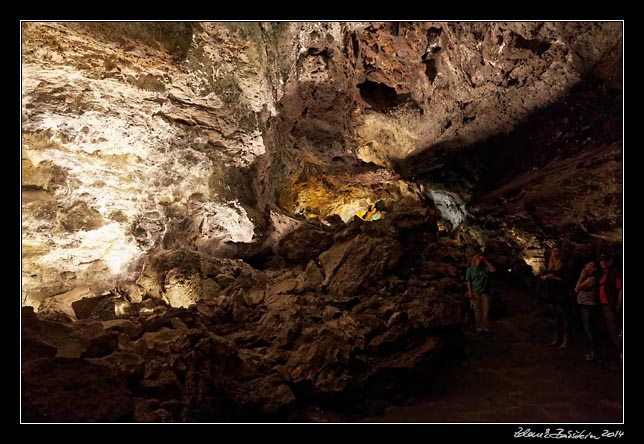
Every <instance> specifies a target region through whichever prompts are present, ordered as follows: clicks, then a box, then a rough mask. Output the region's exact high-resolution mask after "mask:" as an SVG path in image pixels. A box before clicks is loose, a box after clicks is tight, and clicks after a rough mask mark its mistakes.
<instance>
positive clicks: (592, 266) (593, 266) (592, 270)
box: [584, 261, 598, 275]
mask: <svg viewBox="0 0 644 444" xmlns="http://www.w3.org/2000/svg"><path fill="white" fill-rule="evenodd" d="M584 268H586V269H587V270H588V272H589V273H590V274H591V275H592V274H595V272H596V271H597V270H598V268H597V264H596V263H595V261H590V262H588V263H587V264H586V266H585V267H584Z"/></svg>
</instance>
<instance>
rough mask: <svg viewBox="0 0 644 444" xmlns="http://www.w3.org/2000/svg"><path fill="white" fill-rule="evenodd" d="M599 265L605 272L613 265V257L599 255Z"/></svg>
mask: <svg viewBox="0 0 644 444" xmlns="http://www.w3.org/2000/svg"><path fill="white" fill-rule="evenodd" d="M599 265H601V267H602V268H603V269H604V270H605V269H607V268H610V267H611V266H612V265H613V256H611V255H610V254H608V253H602V254H600V255H599Z"/></svg>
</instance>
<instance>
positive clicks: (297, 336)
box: [22, 199, 464, 421]
mask: <svg viewBox="0 0 644 444" xmlns="http://www.w3.org/2000/svg"><path fill="white" fill-rule="evenodd" d="M435 220H436V211H435V210H434V209H433V208H432V207H431V206H419V205H418V204H417V203H416V202H415V201H413V200H411V199H410V200H405V201H402V202H400V203H399V205H398V206H397V207H396V208H394V209H393V210H392V213H391V214H390V215H389V217H387V218H385V219H383V220H379V221H375V222H371V223H367V222H362V221H360V220H359V219H357V218H356V220H355V221H354V222H352V223H350V224H348V225H347V226H344V225H341V226H337V227H336V228H334V229H332V228H323V227H324V226H323V225H322V226H320V227H319V229H321V230H326V231H327V232H328V234H329V236H330V237H332V238H334V239H335V242H334V243H333V244H332V245H330V246H329V248H327V249H325V251H323V252H322V253H321V254H319V255H315V256H313V257H312V258H311V259H310V260H309V261H308V262H307V263H306V266H305V265H304V264H302V265H301V266H299V267H293V268H286V269H281V270H265V271H260V270H257V269H254V268H252V267H250V266H249V265H247V264H246V263H244V262H243V261H235V260H229V259H215V258H212V257H211V256H208V255H205V254H203V253H199V252H196V251H188V250H172V251H167V252H162V253H158V254H156V255H153V256H151V257H150V258H149V259H148V261H147V263H146V267H145V270H146V271H145V273H144V274H143V275H142V276H141V278H140V279H139V282H138V283H139V285H140V286H141V287H142V288H143V290H144V291H143V293H144V294H145V297H144V298H143V299H142V300H140V301H136V302H135V301H134V300H133V299H134V298H132V297H131V295H135V294H137V293H136V292H130V293H128V292H125V291H123V290H121V292H118V293H115V294H112V295H107V296H106V297H107V298H109V299H111V300H112V307H113V306H114V305H115V304H117V305H118V304H119V303H120V304H126V305H127V307H128V308H127V310H122V312H121V314H120V316H119V317H118V318H117V319H114V318H115V316H114V311H113V310H112V311H111V312H110V311H107V312H106V311H100V310H98V311H97V310H96V307H98V306H100V305H101V302H100V301H99V302H94V301H96V299H97V298H90V299H88V298H82V299H80V300H79V302H84V304H79V303H72V304H71V308H72V309H73V311H74V312H75V313H76V318H77V319H78V320H73V321H71V322H69V323H68V324H63V323H61V322H56V321H55V320H47V319H46V318H44V317H43V315H42V313H41V312H39V314H38V316H36V315H35V313H34V312H33V309H32V308H31V307H28V308H25V309H24V310H23V353H22V358H23V369H24V376H23V378H24V390H23V404H24V405H25V409H24V410H23V415H25V416H26V419H28V420H42V421H62V420H74V421H115V420H118V421H221V420H242V419H248V418H253V417H254V418H259V419H264V420H267V419H279V418H282V419H284V418H290V419H304V420H305V419H307V413H306V412H307V410H308V409H309V408H310V405H311V404H318V405H321V406H323V407H329V406H331V407H335V408H339V407H340V406H342V408H341V409H342V410H343V411H344V413H345V414H348V413H356V412H364V411H369V412H373V408H374V406H380V408H382V407H383V406H384V405H386V404H385V401H386V400H387V399H389V398H391V397H392V396H393V395H396V394H400V392H401V390H402V391H404V390H405V387H406V386H407V385H409V384H411V383H412V382H414V381H421V382H422V380H423V379H425V380H427V376H428V375H429V374H430V373H431V371H432V370H434V369H435V367H436V366H437V365H438V362H440V361H439V359H437V358H438V357H439V356H440V355H441V354H442V353H445V352H446V351H447V350H449V349H451V350H454V349H455V348H456V349H458V347H460V341H461V340H462V337H461V333H460V326H461V324H462V321H463V303H464V294H463V293H462V291H459V290H460V289H461V288H462V283H461V282H460V279H459V277H458V276H459V274H460V273H461V272H462V269H461V268H462V263H463V262H464V257H463V253H462V251H461V250H460V249H458V248H456V247H455V246H452V245H451V244H449V243H444V242H439V241H438V240H437V238H436V222H435ZM419 236H420V238H422V240H423V242H419ZM306 245H307V242H306V240H304V241H303V242H302V243H301V244H300V245H294V246H293V247H294V248H297V247H300V248H302V247H306ZM403 252H404V255H403ZM430 258H431V259H430ZM318 264H319V265H318ZM117 301H118V302H117ZM90 307H91V308H90ZM173 307H177V308H173ZM179 307H185V308H179ZM86 373H91V375H92V376H91V377H88V376H87V375H86ZM65 381H80V382H81V385H80V388H78V390H76V391H75V390H73V389H72V388H71V387H70V388H69V389H68V390H67V389H64V390H63V392H61V388H60V387H59V385H61V384H62V385H64V386H67V385H66V384H67V383H66V382H65ZM92 385H94V386H95V387H103V385H105V386H106V387H108V386H109V387H110V389H109V390H108V391H100V390H99V391H93V392H91V393H88V392H87V390H86V388H87V389H88V390H89V388H90V387H91V386H92ZM74 387H77V386H76V385H74ZM50 393H57V394H61V393H62V394H61V396H60V397H58V396H56V399H51V398H50V396H49V394H50ZM76 395H78V396H79V398H76ZM111 395H113V396H111ZM104 396H108V398H105V399H103V397H104ZM99 407H100V408H99ZM365 409H367V410H365Z"/></svg>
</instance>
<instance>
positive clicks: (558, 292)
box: [542, 247, 570, 349]
mask: <svg viewBox="0 0 644 444" xmlns="http://www.w3.org/2000/svg"><path fill="white" fill-rule="evenodd" d="M565 277H566V273H565V269H564V262H563V260H562V258H561V249H559V248H558V247H555V248H553V249H552V251H551V252H550V259H549V260H548V268H547V271H546V273H545V274H544V275H543V276H542V279H543V280H544V282H543V283H544V296H543V298H544V300H545V303H546V307H547V308H548V310H549V311H550V314H551V316H552V318H553V321H554V324H555V338H554V340H553V341H552V342H551V343H550V345H551V346H553V347H557V346H558V347H559V348H563V349H566V348H568V347H569V346H570V298H569V295H568V287H567V285H566V279H565Z"/></svg>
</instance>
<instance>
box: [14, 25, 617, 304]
mask: <svg viewBox="0 0 644 444" xmlns="http://www.w3.org/2000/svg"><path fill="white" fill-rule="evenodd" d="M621 39H622V25H621V23H619V22H592V23H586V22H570V23H566V22H556V23H541V22H510V23H492V22H481V23H477V22H467V23H459V22H448V23H443V22H440V23H438V22H437V23H430V22H427V23H425V22H423V23H415V22H400V23H398V22H387V23H367V22H364V23H363V22H359V23H358V22H355V23H354V22H332V23H321V22H302V23H287V22H282V23H257V22H249V23H234V22H226V23H214V22H213V23H211V22H209V23H172V22H164V23H152V22H147V23H135V22H130V23H89V22H85V23H73V22H67V23H55V22H47V23H29V22H26V23H23V25H22V99H23V100H22V129H23V140H22V190H23V199H22V225H23V226H22V228H23V230H22V231H23V243H22V255H23V270H22V278H23V282H22V284H23V302H24V303H26V304H30V305H31V304H35V305H37V303H38V301H40V300H41V299H42V298H44V297H46V296H50V295H53V294H58V293H62V292H65V291H68V290H71V289H73V288H74V287H76V286H78V285H81V284H87V285H90V286H91V287H92V291H94V292H97V293H98V292H100V291H102V290H103V289H104V288H107V287H109V286H111V285H113V284H114V283H115V282H116V281H120V280H127V279H133V278H135V277H136V276H137V275H138V273H139V272H140V269H141V263H142V259H143V258H144V256H145V255H146V254H147V253H150V252H153V251H156V250H159V249H172V248H177V247H186V248H191V249H195V250H199V251H202V252H204V253H207V254H220V253H221V251H222V250H225V249H226V248H227V245H228V244H227V242H229V241H234V242H242V243H243V242H250V241H254V240H258V239H262V237H263V235H264V234H265V232H266V229H267V227H268V226H269V225H270V224H271V222H270V221H271V220H275V218H279V217H282V218H283V217H286V216H285V215H278V213H279V212H285V213H286V214H291V215H292V214H302V215H312V216H320V217H323V216H327V215H329V214H333V213H335V214H342V215H343V216H344V218H345V219H347V218H349V217H350V216H351V214H352V212H355V211H357V210H358V209H362V208H365V207H366V206H368V205H369V204H372V203H374V202H375V201H376V200H378V199H380V198H383V197H387V198H391V199H394V200H395V199H399V198H401V197H403V196H407V195H414V194H418V192H419V188H418V186H417V185H416V184H415V182H416V176H422V175H426V174H427V172H428V171H436V170H441V169H443V170H447V169H448V168H451V167H450V165H451V164H454V161H452V163H451V164H450V163H449V162H448V161H449V159H450V153H455V152H459V151H460V150H462V149H463V148H467V147H477V146H480V144H483V143H485V141H486V140H489V138H490V137H492V136H494V135H496V134H503V133H510V132H511V131H512V130H514V129H515V128H516V127H517V125H519V124H520V123H521V122H522V121H524V120H525V119H527V118H530V117H531V116H533V115H534V113H535V112H538V111H539V110H540V109H544V108H547V107H548V106H551V105H553V104H556V103H558V102H559V101H561V100H565V98H566V97H567V95H568V94H569V93H570V91H571V89H572V88H574V87H575V85H578V84H580V83H584V82H592V81H596V80H597V79H599V82H601V84H602V85H609V86H610V88H612V90H621V52H622V47H621V44H622V43H621ZM611 142H614V140H613V141H611ZM565 143H566V142H565V141H561V144H562V145H563V144H565ZM602 143H604V142H602ZM611 146H612V145H611ZM598 147H599V145H597V146H594V145H593V146H586V147H585V148H583V149H582V150H580V151H579V152H582V151H583V150H585V149H588V150H590V151H592V150H593V149H595V148H598ZM493 149H494V148H493V147H492V148H490V147H489V144H488V145H487V147H486V148H485V149H481V150H480V152H490V150H492V151H493ZM616 149H617V150H618V151H619V150H620V149H621V147H618V148H616ZM516 151H518V152H520V151H521V147H518V148H517V149H516ZM590 151H589V152H590ZM478 153H479V150H477V149H474V150H470V151H469V154H468V155H467V156H466V158H465V161H463V162H458V164H459V167H460V168H461V169H462V170H463V174H462V175H461V177H463V178H464V179H463V181H464V182H466V183H461V184H459V185H458V186H455V184H454V183H453V181H451V182H450V181H447V182H445V181H443V182H440V181H437V179H436V178H433V181H428V182H425V186H426V187H429V186H430V185H431V186H432V187H435V190H438V191H439V194H440V195H449V193H450V192H453V191H454V190H455V191H456V192H457V193H458V199H457V200H459V202H460V200H463V199H464V200H465V201H468V200H469V199H470V197H471V196H472V194H473V193H475V192H476V190H477V186H478V185H479V182H480V176H479V174H478V173H477V168H479V167H480V164H479V162H478ZM588 164H589V165H591V166H592V159H591V161H590V162H589V163H588ZM547 165H548V164H547V163H546V164H542V165H541V166H542V167H544V168H546V167H547ZM620 165H621V163H620V162H619V161H617V162H616V164H615V165H614V166H613V167H614V168H619V167H620ZM457 170H458V169H457V168H455V169H454V171H457ZM497 185H499V186H501V185H502V184H497ZM441 187H443V188H444V189H441ZM448 187H452V188H448ZM493 191H494V190H490V192H493ZM613 191H615V190H613ZM580 192H582V194H583V193H584V191H580ZM441 193H442V194H441ZM428 194H431V193H429V192H428ZM269 210H270V213H267V211H269ZM620 214H621V213H620ZM620 214H617V216H619V215H620ZM284 234H285V233H284Z"/></svg>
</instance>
